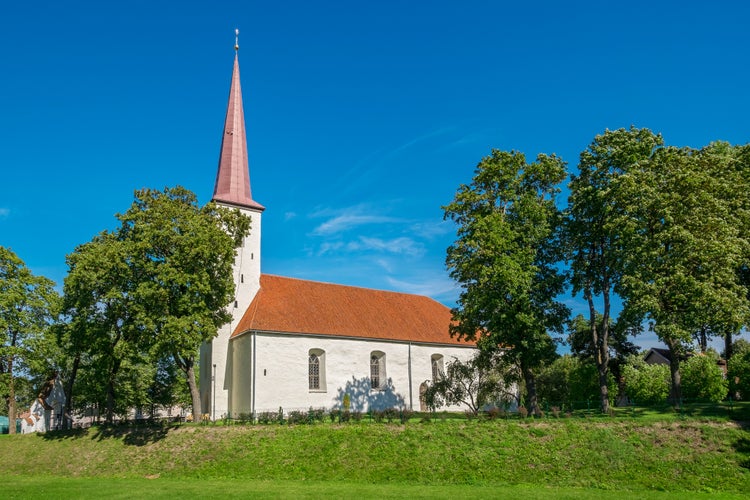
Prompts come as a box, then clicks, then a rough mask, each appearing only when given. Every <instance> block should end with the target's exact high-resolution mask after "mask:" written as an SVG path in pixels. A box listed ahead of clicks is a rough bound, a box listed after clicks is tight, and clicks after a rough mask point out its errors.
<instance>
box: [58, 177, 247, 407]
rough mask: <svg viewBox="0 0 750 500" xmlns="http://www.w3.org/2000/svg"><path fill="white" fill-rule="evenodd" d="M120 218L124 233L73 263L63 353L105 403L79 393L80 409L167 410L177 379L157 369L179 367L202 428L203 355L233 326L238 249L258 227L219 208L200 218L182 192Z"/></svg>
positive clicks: (147, 201) (158, 197)
mask: <svg viewBox="0 0 750 500" xmlns="http://www.w3.org/2000/svg"><path fill="white" fill-rule="evenodd" d="M117 218H118V220H119V221H120V227H119V228H117V229H116V230H115V231H113V232H108V231H104V232H102V233H101V234H99V235H98V236H96V237H95V238H94V239H93V240H92V241H91V242H89V243H86V244H84V245H81V246H79V247H78V248H76V250H75V251H74V252H73V253H72V254H71V255H69V256H68V266H69V268H70V271H69V274H68V276H67V277H66V279H65V284H64V292H65V312H66V314H67V315H68V317H69V324H68V326H67V327H66V328H65V329H64V330H62V331H61V332H60V339H61V343H62V344H63V345H64V346H65V348H66V350H67V352H68V353H69V355H70V356H71V358H75V359H77V360H79V361H80V369H81V370H82V371H83V372H87V371H88V372H91V378H92V379H95V380H99V381H100V382H99V384H100V386H101V390H100V391H99V392H100V393H101V392H102V391H104V393H105V394H103V395H102V394H99V395H97V394H96V393H95V392H94V393H90V392H84V391H80V392H78V397H79V399H82V400H81V401H79V402H78V405H79V406H81V405H91V404H95V405H97V406H100V407H101V408H106V414H107V419H108V420H111V419H112V416H113V415H114V413H115V411H116V408H117V407H122V406H128V405H132V404H133V403H134V402H135V404H136V405H137V406H141V407H142V406H143V405H150V404H152V403H153V404H157V402H158V403H162V402H166V401H168V400H169V399H170V398H168V397H166V395H165V394H164V393H163V392H164V389H165V386H164V384H167V385H170V386H172V387H173V386H174V384H173V381H169V377H171V375H173V371H172V370H171V369H165V368H164V367H163V366H162V369H157V367H158V365H159V364H160V363H161V364H163V363H165V362H166V360H168V359H171V362H172V363H174V364H175V365H176V366H177V367H178V368H179V369H180V370H182V372H183V375H184V377H185V380H186V381H187V385H188V387H189V389H190V391H189V394H190V398H191V400H192V407H193V418H194V420H196V421H197V420H198V419H199V418H200V403H199V395H198V390H197V385H196V380H195V373H194V369H193V367H194V365H195V361H196V358H197V354H198V348H199V346H200V344H201V343H202V342H205V341H208V340H210V339H211V338H213V337H214V336H215V335H216V332H217V329H218V328H219V326H221V325H222V324H224V323H225V322H227V321H228V320H229V319H230V317H231V316H230V315H229V313H228V312H227V311H226V310H225V307H226V305H227V304H229V302H230V301H231V299H232V297H233V293H234V284H233V279H232V276H231V270H232V265H233V262H234V249H235V248H236V247H237V246H238V245H239V244H240V243H241V240H242V237H243V235H244V234H246V233H247V231H248V228H249V223H250V221H249V219H248V218H247V217H245V216H243V215H241V214H240V213H239V211H236V210H235V211H229V210H226V209H223V208H220V207H218V206H216V205H214V204H211V203H209V204H208V205H206V206H205V207H202V208H201V207H199V206H198V203H197V199H196V197H195V195H194V194H193V193H191V192H190V191H188V190H186V189H184V188H181V187H176V188H166V189H164V191H155V190H150V189H143V190H140V191H136V193H135V200H134V202H133V204H132V206H131V207H130V208H129V209H128V210H127V211H126V212H125V213H124V214H120V215H118V216H117ZM128 369H129V370H130V372H127V370H128ZM144 370H145V372H144ZM136 372H138V375H137V376H134V374H135V373H136ZM82 376H83V377H84V378H85V377H86V374H82ZM131 376H133V377H131ZM155 377H156V378H155ZM165 377H166V379H165ZM160 378H161V380H159V379H160ZM128 380H132V383H128V382H127V381H128ZM151 381H155V385H156V386H154V387H152V386H151V384H150V382H151ZM159 385H161V387H158V386H159ZM91 389H96V388H95V387H94V386H91ZM75 392H76V391H74V393H75ZM171 399H179V398H178V397H175V398H171Z"/></svg>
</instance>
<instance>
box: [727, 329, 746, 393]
mask: <svg viewBox="0 0 750 500" xmlns="http://www.w3.org/2000/svg"><path fill="white" fill-rule="evenodd" d="M727 379H728V382H729V395H730V396H732V397H734V398H739V399H741V400H742V401H750V343H748V342H747V341H742V339H740V340H738V341H736V342H735V343H734V354H733V355H732V357H731V358H730V359H729V361H728V362H727Z"/></svg>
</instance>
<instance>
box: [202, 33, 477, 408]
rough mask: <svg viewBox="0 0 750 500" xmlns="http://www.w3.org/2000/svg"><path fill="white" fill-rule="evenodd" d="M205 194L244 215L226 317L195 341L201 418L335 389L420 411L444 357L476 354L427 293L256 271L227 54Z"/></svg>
mask: <svg viewBox="0 0 750 500" xmlns="http://www.w3.org/2000/svg"><path fill="white" fill-rule="evenodd" d="M236 50H237V46H235V51H236ZM213 201H214V202H216V203H218V204H220V205H222V206H225V207H228V208H232V209H239V210H240V211H241V212H242V213H244V214H245V215H248V216H249V217H250V218H251V219H252V228H251V230H250V234H249V235H248V236H246V238H245V241H244V242H243V244H242V246H241V248H239V249H238V251H237V255H236V258H235V265H234V283H235V288H236V291H235V294H236V296H235V301H234V304H233V305H232V306H230V307H231V308H232V311H231V312H232V321H231V322H230V323H228V324H226V325H225V326H224V327H222V328H221V329H220V330H219V333H218V336H216V337H215V338H214V339H213V340H212V341H211V342H210V343H206V344H204V345H203V346H202V347H201V352H200V392H201V404H202V408H203V413H204V414H208V415H209V417H210V418H211V419H219V418H222V417H224V416H231V417H237V416H238V415H240V414H243V413H244V414H252V413H255V414H257V413H259V412H262V411H272V410H278V408H279V407H282V408H283V409H284V410H285V411H289V410H306V409H308V408H309V407H311V406H312V407H315V408H335V407H341V404H342V401H343V398H344V395H345V394H348V395H349V398H350V401H351V409H352V410H359V411H367V410H370V409H385V408H390V407H397V408H406V409H413V410H426V408H425V407H424V402H423V400H422V398H420V394H421V393H422V392H423V391H424V390H425V389H426V387H427V386H428V384H429V383H430V382H431V381H432V380H434V378H435V377H437V376H438V374H439V373H440V372H442V371H443V368H444V366H445V364H447V363H448V362H450V361H451V360H453V359H459V360H461V361H466V360H468V359H469V358H471V357H473V355H474V353H475V352H476V346H475V345H474V344H472V343H467V342H463V341H459V340H457V339H454V338H451V336H450V333H449V326H450V323H451V313H450V310H449V309H448V308H447V307H446V306H444V305H442V304H440V303H438V302H436V301H435V300H433V299H430V298H428V297H424V296H418V295H411V294H405V293H396V292H388V291H381V290H372V289H366V288H358V287H352V286H344V285H336V284H331V283H321V282H314V281H307V280H301V279H295V278H286V277H282V276H275V275H268V274H263V273H262V272H261V234H262V233H261V227H262V224H261V220H262V215H263V211H264V210H265V208H264V207H263V206H262V205H261V204H259V203H258V202H256V201H255V200H254V199H253V196H252V193H251V189H250V172H249V166H248V155H247V138H246V134H245V119H244V112H243V108H242V90H241V88H240V69H239V62H238V58H237V54H236V53H235V58H234V68H233V72H232V83H231V87H230V92H229V103H228V107H227V114H226V120H225V124H224V133H223V135H222V144H221V154H220V158H219V167H218V172H217V175H216V184H215V188H214V193H213ZM453 409H459V408H453Z"/></svg>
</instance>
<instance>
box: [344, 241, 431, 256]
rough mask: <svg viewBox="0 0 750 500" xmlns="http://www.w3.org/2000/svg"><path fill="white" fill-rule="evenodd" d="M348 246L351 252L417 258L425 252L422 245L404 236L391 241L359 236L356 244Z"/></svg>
mask: <svg viewBox="0 0 750 500" xmlns="http://www.w3.org/2000/svg"><path fill="white" fill-rule="evenodd" d="M349 246H350V247H351V249H352V250H375V251H378V252H388V253H395V254H402V255H408V256H410V257H418V256H420V255H423V254H424V252H425V249H424V246H423V245H422V244H420V243H417V242H416V241H414V240H413V239H411V238H407V237H405V236H403V237H401V238H395V239H392V240H384V239H381V238H368V237H365V236H360V237H359V241H358V242H352V243H350V244H349Z"/></svg>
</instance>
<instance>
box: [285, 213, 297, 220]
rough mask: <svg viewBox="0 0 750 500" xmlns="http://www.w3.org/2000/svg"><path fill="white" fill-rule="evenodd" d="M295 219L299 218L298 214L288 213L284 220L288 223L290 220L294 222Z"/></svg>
mask: <svg viewBox="0 0 750 500" xmlns="http://www.w3.org/2000/svg"><path fill="white" fill-rule="evenodd" d="M295 217H297V214H296V213H295V212H286V213H285V214H284V220H285V221H288V220H292V219H294V218H295Z"/></svg>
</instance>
